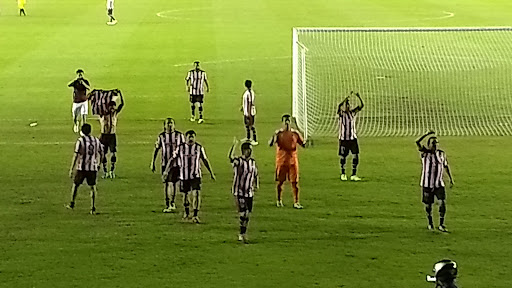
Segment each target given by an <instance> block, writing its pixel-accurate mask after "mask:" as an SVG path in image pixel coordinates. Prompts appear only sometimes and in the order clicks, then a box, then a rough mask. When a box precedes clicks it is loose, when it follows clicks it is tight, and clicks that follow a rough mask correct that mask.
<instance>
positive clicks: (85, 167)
mask: <svg viewBox="0 0 512 288" xmlns="http://www.w3.org/2000/svg"><path fill="white" fill-rule="evenodd" d="M91 132H92V128H91V125H89V124H84V125H83V126H82V136H80V138H78V140H77V141H76V144H75V154H74V155H73V160H72V161H71V168H70V169H69V177H71V178H73V172H74V170H75V167H76V172H75V177H74V182H73V188H72V189H71V202H70V203H69V205H67V206H66V208H68V209H73V208H75V199H76V194H77V193H78V188H79V187H80V185H81V184H82V183H83V182H84V180H87V185H89V187H90V188H91V214H96V194H97V190H96V174H97V172H98V164H99V159H101V158H103V157H104V155H103V146H102V145H101V143H100V140H99V139H98V138H96V137H94V136H91Z"/></svg>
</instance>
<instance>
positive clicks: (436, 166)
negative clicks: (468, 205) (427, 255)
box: [416, 131, 453, 232]
mask: <svg viewBox="0 0 512 288" xmlns="http://www.w3.org/2000/svg"><path fill="white" fill-rule="evenodd" d="M434 134H435V133H434V131H429V132H427V133H425V134H424V135H422V136H421V137H419V138H418V139H417V140H416V146H417V147H418V150H419V151H420V152H421V164H422V167H423V168H422V172H421V181H420V185H421V187H422V195H423V197H422V202H423V203H424V204H425V211H426V212H427V219H428V229H429V230H433V229H434V222H433V220H432V205H433V204H434V197H435V198H437V200H438V202H439V227H438V229H439V231H441V232H446V231H447V230H446V226H445V225H444V218H445V215H446V192H445V188H444V181H443V175H444V169H445V168H446V173H447V174H448V177H450V186H453V177H452V174H451V172H450V166H448V161H447V159H446V154H445V153H444V151H443V150H440V149H438V144H439V141H438V139H437V137H436V136H434ZM428 136H430V137H429V138H428V140H427V146H426V147H425V146H424V145H422V144H421V142H422V141H423V139H425V138H426V137H428Z"/></svg>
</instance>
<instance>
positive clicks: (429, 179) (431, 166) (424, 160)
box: [420, 146, 448, 188]
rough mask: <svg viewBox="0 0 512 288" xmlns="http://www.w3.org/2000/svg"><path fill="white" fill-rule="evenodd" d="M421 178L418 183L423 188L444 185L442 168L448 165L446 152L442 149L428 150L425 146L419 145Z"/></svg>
mask: <svg viewBox="0 0 512 288" xmlns="http://www.w3.org/2000/svg"><path fill="white" fill-rule="evenodd" d="M420 152H421V164H422V167H423V168H422V172H421V180H420V185H421V186H422V187H425V188H439V187H444V181H443V173H444V168H445V167H446V166H448V161H447V160H446V154H445V153H444V151H442V150H438V149H436V150H429V149H427V148H426V147H425V146H423V147H421V149H420Z"/></svg>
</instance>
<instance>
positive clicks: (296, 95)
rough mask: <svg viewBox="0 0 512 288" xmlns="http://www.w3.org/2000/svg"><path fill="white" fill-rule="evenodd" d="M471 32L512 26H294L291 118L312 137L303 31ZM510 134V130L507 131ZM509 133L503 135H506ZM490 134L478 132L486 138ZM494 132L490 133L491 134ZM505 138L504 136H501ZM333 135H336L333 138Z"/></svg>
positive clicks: (306, 48)
mask: <svg viewBox="0 0 512 288" xmlns="http://www.w3.org/2000/svg"><path fill="white" fill-rule="evenodd" d="M379 31H381V32H445V31H446V32H458V31H461V32H470V31H479V32H481V31H512V27H511V26H495V27H354V28H344V27H294V28H293V29H292V116H293V117H294V118H295V120H296V123H297V126H298V128H299V129H300V130H301V131H302V132H303V133H304V137H305V138H306V139H307V138H308V137H310V136H311V134H310V130H311V129H314V128H312V127H308V126H310V124H309V123H308V117H310V116H311V115H309V112H310V111H308V106H310V105H308V100H309V98H308V96H310V95H307V82H306V80H307V79H306V74H307V73H306V72H307V69H308V65H307V64H308V63H307V59H306V55H307V53H308V47H306V45H304V44H303V43H301V42H300V33H301V32H319V33H321V32H330V33H332V32H379ZM507 131H510V129H507ZM509 133H510V132H506V133H504V134H505V135H507V134H509ZM487 134H489V133H485V132H484V133H477V135H487ZM492 134H493V133H492V132H491V133H490V135H492ZM502 135H503V134H502ZM333 136H334V135H333Z"/></svg>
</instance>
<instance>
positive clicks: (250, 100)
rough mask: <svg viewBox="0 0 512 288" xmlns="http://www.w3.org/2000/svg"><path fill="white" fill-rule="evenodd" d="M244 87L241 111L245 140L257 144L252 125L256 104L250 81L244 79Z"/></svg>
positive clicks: (254, 129)
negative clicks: (245, 134)
mask: <svg viewBox="0 0 512 288" xmlns="http://www.w3.org/2000/svg"><path fill="white" fill-rule="evenodd" d="M245 88H247V89H246V90H245V92H244V95H243V96H242V112H243V113H244V124H245V129H246V130H247V138H246V139H247V141H251V132H252V139H253V140H252V143H251V144H252V145H258V140H257V138H256V128H255V127H254V118H255V117H256V106H255V105H254V91H253V90H252V81H251V80H245Z"/></svg>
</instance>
